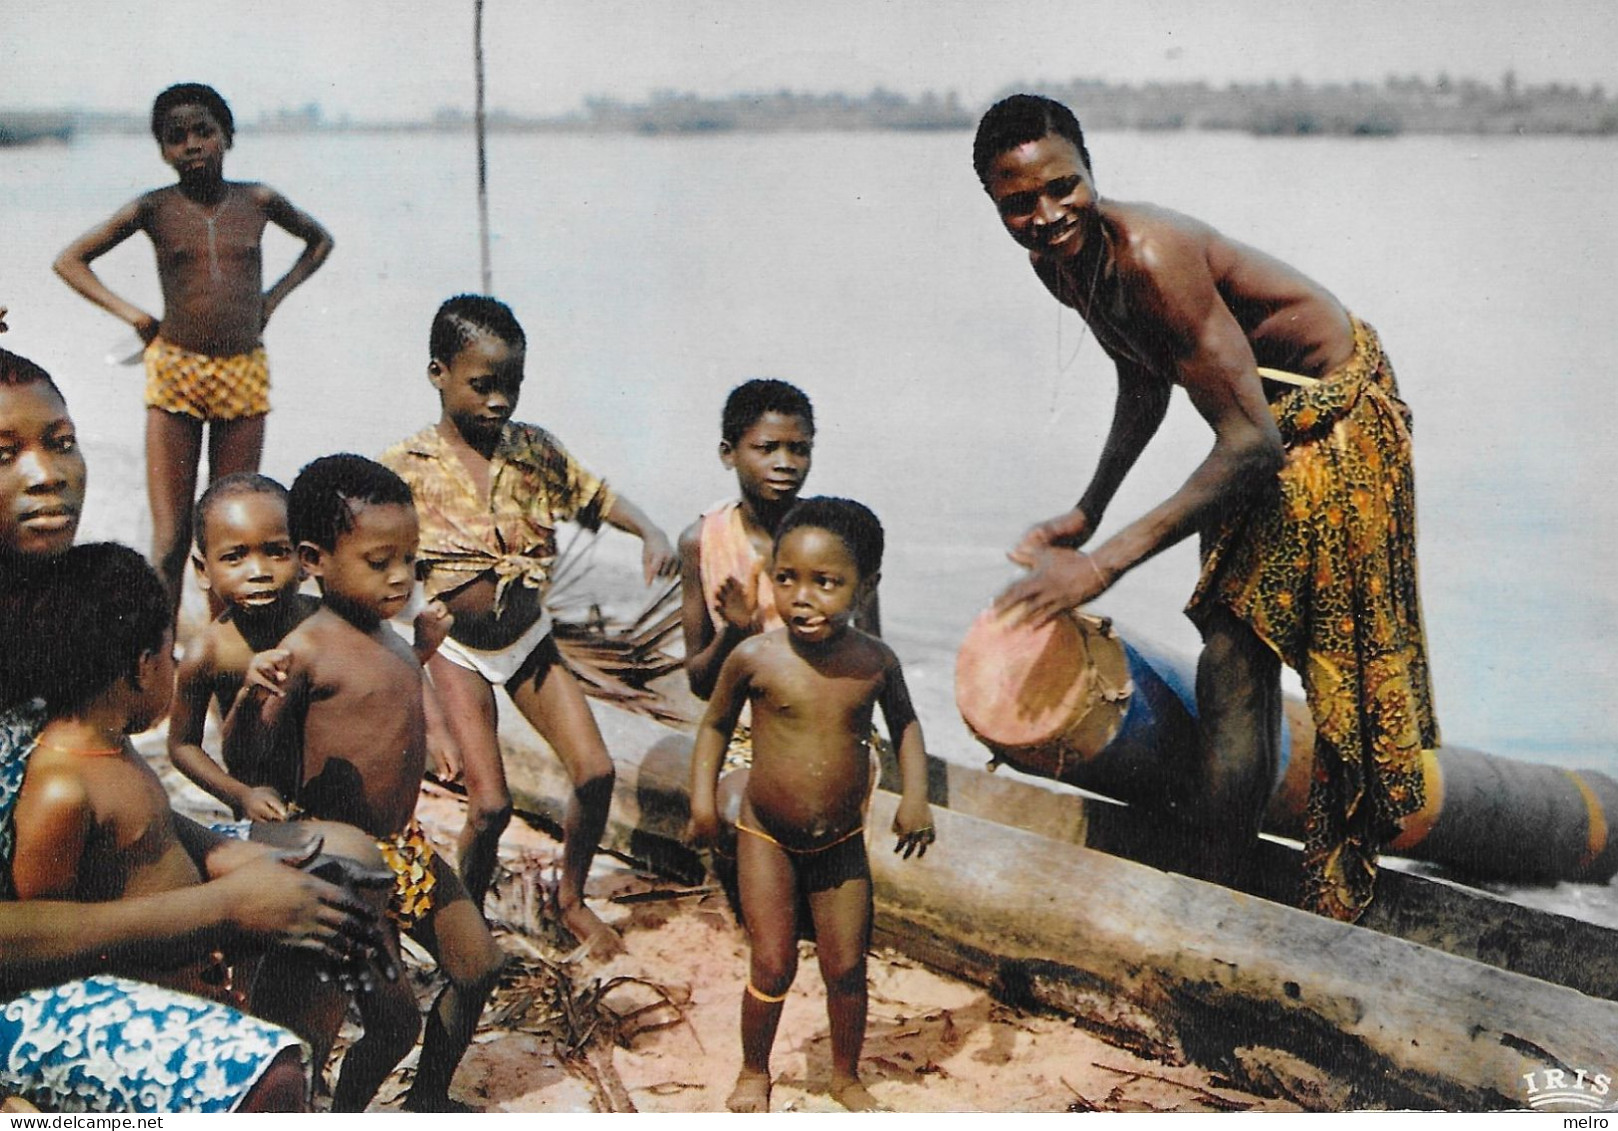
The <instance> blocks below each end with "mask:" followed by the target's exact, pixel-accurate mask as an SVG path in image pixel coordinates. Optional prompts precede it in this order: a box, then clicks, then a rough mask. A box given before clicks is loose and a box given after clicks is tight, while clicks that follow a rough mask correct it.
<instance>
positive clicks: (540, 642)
mask: <svg viewBox="0 0 1618 1131" xmlns="http://www.w3.org/2000/svg"><path fill="white" fill-rule="evenodd" d="M526 349H527V338H526V336H525V335H524V334H523V330H522V327H521V326H520V325H519V324H518V322H517V319H516V317H515V316H514V315H513V314H512V313H511V310H510V309H509V308H508V307H507V306H506V305H505V304H504V303H501V302H498V301H496V300H495V299H492V298H488V297H485V296H482V295H458V296H456V297H455V298H452V299H450V300H448V301H447V302H445V303H444V304H443V305H442V306H441V307H440V308H439V310H438V314H437V315H436V317H435V318H434V319H433V326H432V332H431V337H430V340H429V353H430V358H429V361H428V364H427V379H428V380H429V381H431V382H432V384H433V387H434V388H436V389H437V390H438V395H439V399H440V402H441V404H442V406H443V412H442V415H441V417H440V419H439V421H438V423H436V424H433V425H430V426H428V427H427V428H424V429H422V430H421V431H420V432H418V433H416V434H415V435H414V436H411V437H409V438H408V439H405V440H402V441H400V442H399V443H397V444H395V445H393V446H392V447H391V448H389V449H388V450H387V451H386V452H384V453H383V454H382V456H381V461H382V462H383V463H384V464H386V465H387V466H388V467H390V468H392V469H393V470H394V471H396V472H397V473H398V474H399V476H400V477H401V478H402V479H404V481H405V482H406V483H408V484H409V485H410V489H411V493H412V494H413V495H414V497H415V500H416V513H417V517H418V519H419V521H420V525H421V549H420V560H421V562H422V564H423V566H424V568H425V570H426V572H427V576H426V589H427V596H428V597H429V598H437V599H439V600H442V601H443V602H444V604H445V605H447V606H448V608H449V611H450V613H451V614H453V615H454V618H455V623H454V627H453V628H451V630H450V635H449V638H448V639H446V640H445V641H444V643H443V644H442V646H440V648H439V650H438V654H437V655H436V656H435V657H434V658H433V660H432V662H431V665H430V671H431V674H432V678H433V685H434V687H435V688H436V690H437V693H438V698H439V700H440V702H441V703H442V704H443V707H444V712H445V716H446V722H447V724H448V728H449V732H450V736H451V738H452V739H453V740H454V743H455V745H456V746H457V747H459V751H460V755H461V760H462V766H463V772H464V773H465V777H466V794H467V816H466V827H465V828H464V829H463V830H462V831H461V836H460V842H459V848H460V870H461V879H462V882H463V883H464V884H465V885H466V889H467V891H468V892H470V893H471V895H472V899H473V901H474V902H476V903H477V904H479V905H480V906H481V904H482V902H483V896H484V893H485V892H486V891H487V890H488V887H489V882H490V879H491V878H492V876H493V872H494V864H495V858H496V851H497V849H498V847H499V843H500V834H501V833H502V832H503V831H504V830H505V827H506V825H507V824H508V823H509V822H510V820H511V792H510V790H509V789H508V788H507V786H506V776H505V769H504V767H503V765H502V764H501V759H500V745H499V739H498V735H497V732H496V729H495V723H496V714H495V699H494V687H495V685H496V684H499V685H501V686H503V687H505V689H506V691H507V692H508V693H509V694H510V695H511V700H512V702H513V703H514V704H515V705H516V707H517V709H518V710H519V711H521V712H522V714H523V717H524V718H526V719H527V720H528V721H529V722H530V723H531V724H532V725H533V727H534V729H535V730H537V731H538V732H539V734H540V737H542V738H543V739H544V740H545V741H546V742H547V743H549V745H550V746H551V748H552V749H553V750H555V751H556V754H557V757H559V758H560V759H561V760H562V764H563V766H564V767H565V768H566V770H567V772H568V776H569V778H570V779H571V781H572V783H573V796H572V798H571V799H569V801H568V805H567V812H566V816H565V818H564V821H563V856H562V876H561V883H560V885H559V890H558V892H557V902H558V906H559V910H560V912H561V919H562V924H563V925H564V926H565V927H567V929H568V930H569V931H571V932H572V933H573V935H574V936H575V937H576V938H578V939H579V941H580V942H582V943H587V944H590V945H591V947H592V948H593V949H594V951H595V952H596V953H597V954H598V955H603V956H605V955H607V954H610V953H612V952H614V951H616V950H617V949H618V947H619V945H620V944H619V940H618V937H617V934H616V933H615V932H614V931H613V930H612V929H611V928H610V927H608V926H607V925H606V924H605V923H603V922H602V921H601V919H600V918H598V917H597V916H596V914H595V912H593V911H591V910H590V909H589V908H588V907H586V906H585V904H584V882H585V879H586V877H587V876H588V875H589V872H590V862H591V860H592V859H593V858H594V857H595V851H596V847H597V845H598V844H599V843H600V840H601V834H602V832H603V830H604V829H605V828H606V824H607V810H608V807H609V806H610V804H611V802H612V786H613V779H614V772H613V766H612V759H611V757H610V756H609V755H608V753H607V747H606V743H605V742H604V741H603V740H602V738H601V732H600V730H599V729H598V728H597V727H596V723H595V718H594V717H593V716H592V715H591V714H590V708H589V706H588V705H587V704H586V702H585V699H584V693H583V691H582V690H581V689H580V687H579V684H578V681H577V680H576V679H575V678H574V677H573V675H572V673H571V672H569V671H568V670H567V667H566V666H565V665H564V664H563V663H562V659H561V656H560V654H559V653H558V652H557V649H556V642H555V640H554V639H553V638H552V636H551V620H550V616H549V614H548V613H547V612H546V610H545V605H544V598H545V594H546V591H547V589H548V588H549V584H550V570H551V567H552V565H553V564H554V562H555V559H556V527H557V525H558V524H560V523H562V522H567V521H573V522H577V523H579V524H580V525H582V526H584V527H586V528H588V529H592V530H593V529H596V528H597V527H599V526H600V525H601V523H603V522H606V523H608V524H610V525H612V526H616V527H617V528H619V529H620V530H623V531H626V532H628V533H630V534H633V535H635V536H636V537H638V538H640V539H641V541H642V543H644V548H643V551H642V555H641V561H642V566H643V569H644V572H645V577H646V581H647V583H648V584H650V583H651V580H652V579H653V578H654V577H669V576H673V575H674V574H675V573H676V572H677V570H678V563H677V560H676V558H675V555H674V550H673V547H672V546H671V545H670V544H669V540H668V538H667V537H666V536H665V535H664V533H663V531H662V530H660V529H659V528H658V527H657V526H656V525H655V524H654V523H652V522H651V521H650V520H649V519H648V518H647V517H646V516H645V515H644V514H643V513H641V511H640V509H639V508H638V507H636V506H635V505H634V504H632V503H631V502H630V501H629V500H628V499H626V498H624V497H623V496H621V495H618V494H616V493H615V492H614V491H612V490H611V489H610V488H609V487H608V486H607V485H606V484H605V483H604V482H602V481H601V480H600V479H598V478H596V477H595V476H594V475H592V474H591V473H590V472H589V471H587V470H585V468H583V467H582V466H580V465H579V464H578V463H577V462H576V461H575V460H574V459H573V457H572V456H570V455H568V453H567V451H566V450H565V449H564V448H563V447H562V445H561V444H560V443H559V442H557V440H556V438H555V437H553V436H552V435H551V434H550V433H548V432H546V431H545V430H544V429H542V428H539V427H536V426H535V425H532V424H518V423H513V422H512V420H511V415H512V413H513V411H514V410H515V409H516V407H517V397H518V395H519V393H520V392H521V389H522V381H523V361H524V356H525V352H526Z"/></svg>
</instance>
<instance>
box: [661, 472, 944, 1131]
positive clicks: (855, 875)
mask: <svg viewBox="0 0 1618 1131" xmlns="http://www.w3.org/2000/svg"><path fill="white" fill-rule="evenodd" d="M882 542H883V537H882V526H881V524H880V523H879V522H878V521H877V519H876V516H875V515H873V514H872V513H871V512H870V511H869V510H867V509H866V508H865V507H863V506H861V505H860V504H858V503H855V502H851V501H849V500H847V499H807V500H804V501H803V502H800V503H799V504H798V505H797V506H795V507H793V509H792V511H791V512H790V513H789V514H787V515H786V517H785V518H784V519H783V520H782V522H781V524H780V527H779V530H778V532H777V535H776V539H775V549H774V555H773V561H772V564H771V567H770V586H771V589H772V591H773V597H774V603H775V607H776V610H777V612H778V614H779V615H780V616H781V618H782V619H783V621H784V627H782V628H779V629H776V630H774V631H771V632H765V633H758V634H754V635H752V636H750V637H748V638H747V639H746V640H744V641H742V642H741V643H740V644H738V645H737V646H736V647H735V648H734V649H733V650H732V651H731V653H730V655H729V656H728V657H727V658H726V659H725V662H724V665H723V666H722V667H721V669H720V672H719V679H718V682H717V683H716V684H715V686H714V690H713V698H712V700H711V702H710V703H709V705H708V710H707V713H706V714H705V715H704V716H703V719H702V723H701V725H700V727H699V728H698V730H697V740H696V746H695V749H694V750H693V751H692V755H691V821H690V825H689V827H688V829H687V837H688V839H689V840H690V841H691V842H692V843H693V844H696V845H711V844H713V843H715V841H716V838H717V836H718V833H719V810H718V806H717V802H716V798H715V792H714V786H715V780H716V779H717V777H718V776H719V768H720V761H721V759H722V757H723V755H724V751H725V746H726V744H727V743H728V742H729V740H730V736H731V733H732V732H733V731H734V729H735V727H736V720H737V718H738V717H739V716H740V714H741V711H742V708H743V707H744V706H749V707H751V710H752V716H753V753H754V759H753V766H752V770H751V771H750V773H749V776H748V781H747V787H746V794H745V795H744V796H743V798H742V804H741V816H740V819H739V820H738V821H737V822H736V828H737V832H738V834H739V835H738V836H737V838H736V839H737V844H736V861H737V871H738V877H739V880H740V887H741V904H742V919H743V921H744V922H745V923H746V926H747V938H748V944H749V947H750V958H749V968H748V980H747V989H746V992H745V993H744V994H743V995H742V1018H741V1028H742V1068H741V1072H740V1073H739V1074H738V1076H737V1078H736V1086H735V1088H734V1089H733V1090H732V1092H731V1095H730V1098H729V1099H728V1100H727V1106H729V1107H730V1109H731V1110H732V1111H753V1112H759V1111H768V1110H769V1107H770V1049H771V1046H772V1045H773V1044H774V1042H775V1032H776V1027H777V1025H778V1024H779V1023H780V1020H781V1003H782V1002H783V1001H784V1000H785V998H786V994H787V990H788V989H789V988H790V987H791V985H792V980H793V977H794V976H795V975H796V973H797V965H798V918H799V915H800V914H804V913H807V914H808V915H809V916H810V917H811V918H812V919H813V922H814V928H815V948H816V957H817V959H818V961H819V964H820V973H821V976H822V978H823V979H824V980H825V983H826V1012H827V1015H828V1017H829V1019H830V1024H831V1044H832V1082H831V1094H832V1097H833V1098H834V1099H836V1100H837V1101H838V1102H839V1103H841V1104H842V1105H843V1106H844V1107H846V1108H849V1109H850V1110H854V1111H872V1110H881V1109H880V1105H878V1104H877V1102H876V1100H875V1099H874V1098H873V1097H872V1096H871V1094H870V1092H868V1091H867V1090H866V1088H865V1085H864V1084H863V1083H861V1081H860V1078H859V1055H860V1047H861V1045H862V1044H863V1043H864V1040H865V1016H866V1004H867V990H866V983H865V961H866V951H867V950H868V949H869V948H870V939H871V871H870V862H869V860H868V858H867V856H866V852H865V835H864V834H865V814H866V810H867V805H868V802H869V800H870V796H871V785H872V777H873V775H872V773H871V750H870V738H869V736H870V734H871V713H872V709H873V708H874V707H875V706H876V705H877V704H878V703H880V704H881V706H882V713H883V715H884V716H885V717H886V719H887V723H888V730H889V734H890V735H891V736H892V738H893V741H894V745H895V746H896V747H897V748H898V751H899V766H900V771H901V775H902V783H903V785H902V795H901V798H900V802H899V807H898V811H897V812H896V813H895V815H894V819H893V831H894V833H895V834H897V836H898V838H899V839H898V843H897V845H896V846H895V848H894V851H896V852H899V851H902V852H903V853H904V855H905V856H906V857H909V856H910V855H911V853H912V852H915V853H917V854H922V853H925V852H926V851H927V847H928V845H930V844H932V842H933V839H934V833H933V827H932V819H931V816H930V810H929V808H928V805H927V754H926V750H925V747H924V745H923V741H922V734H921V723H920V722H919V721H918V720H917V718H916V713H915V710H914V709H913V708H912V707H911V704H910V694H909V691H908V690H907V689H906V687H905V681H904V673H903V671H902V670H901V668H900V667H899V660H898V657H896V656H895V655H894V654H893V650H892V649H891V648H889V647H888V646H887V645H886V644H884V643H882V641H880V640H878V639H877V638H876V637H874V636H870V635H867V634H866V633H864V632H861V631H860V630H859V629H857V628H854V627H852V625H851V621H852V619H853V616H854V611H855V610H856V609H857V608H859V607H860V605H861V603H862V601H863V600H864V598H865V596H866V594H867V591H868V590H869V588H870V587H871V586H873V585H875V584H876V581H877V576H878V573H879V571H880V569H881V566H882Z"/></svg>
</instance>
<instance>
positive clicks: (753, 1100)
mask: <svg viewBox="0 0 1618 1131" xmlns="http://www.w3.org/2000/svg"><path fill="white" fill-rule="evenodd" d="M725 1106H726V1107H728V1108H729V1109H730V1110H731V1111H748V1112H756V1111H769V1110H770V1074H769V1073H768V1072H754V1071H752V1070H750V1069H747V1068H744V1069H742V1070H741V1072H740V1073H738V1074H737V1076H736V1086H735V1087H734V1088H732V1089H731V1090H730V1098H729V1099H727V1100H726V1101H725Z"/></svg>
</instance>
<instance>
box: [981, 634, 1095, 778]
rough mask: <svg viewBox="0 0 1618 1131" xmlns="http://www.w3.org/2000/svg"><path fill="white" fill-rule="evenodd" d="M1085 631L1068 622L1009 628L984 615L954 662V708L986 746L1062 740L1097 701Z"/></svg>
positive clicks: (1010, 747) (1019, 746)
mask: <svg viewBox="0 0 1618 1131" xmlns="http://www.w3.org/2000/svg"><path fill="white" fill-rule="evenodd" d="M1093 683H1094V665H1092V664H1091V663H1090V649H1089V642H1088V639H1087V635H1086V633H1084V632H1083V631H1082V630H1081V629H1080V628H1079V625H1078V623H1077V622H1076V621H1074V620H1073V618H1072V617H1070V616H1059V617H1057V618H1055V619H1054V620H1052V621H1050V622H1049V623H1048V624H1046V625H1044V626H1042V627H1040V628H1029V627H1027V626H1026V625H1019V626H1013V625H1012V624H1011V623H1010V622H1009V620H1008V618H1007V617H1006V615H1005V614H1002V613H997V612H996V611H995V610H993V609H987V610H985V611H984V612H983V613H982V614H980V615H979V617H978V619H977V620H976V621H974V622H973V623H972V627H971V629H969V630H968V631H967V634H966V639H965V640H964V641H963V642H962V643H961V650H960V653H959V654H958V655H957V656H956V660H955V705H956V707H957V708H958V709H959V710H960V712H961V718H962V719H964V720H965V722H966V725H967V726H968V727H970V728H971V729H972V732H973V733H974V734H976V735H977V736H978V737H979V738H980V739H982V740H983V741H984V742H985V743H987V744H988V745H989V746H991V747H996V748H1001V749H1006V750H1012V751H1015V750H1018V749H1028V748H1034V747H1040V746H1044V745H1046V744H1048V743H1051V742H1053V741H1057V740H1059V739H1061V738H1063V737H1064V736H1065V735H1067V734H1068V733H1069V732H1070V731H1071V730H1072V729H1073V728H1074V727H1075V726H1076V725H1077V723H1078V722H1079V721H1080V720H1082V719H1083V717H1084V715H1085V714H1086V713H1087V712H1088V711H1089V710H1090V708H1091V706H1092V704H1094V703H1095V701H1096V698H1097V696H1096V691H1095V688H1094V687H1093V686H1092V684H1093Z"/></svg>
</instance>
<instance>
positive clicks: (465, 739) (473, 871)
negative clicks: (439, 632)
mask: <svg viewBox="0 0 1618 1131" xmlns="http://www.w3.org/2000/svg"><path fill="white" fill-rule="evenodd" d="M428 666H429V670H430V671H431V672H432V677H433V688H434V690H435V691H436V692H437V693H438V701H439V704H440V705H441V706H442V707H443V709H444V723H445V725H446V727H447V728H448V730H449V735H450V739H451V741H453V742H454V743H455V745H456V747H457V748H458V749H459V750H460V754H461V775H462V778H463V780H464V781H465V783H466V825H465V826H464V827H463V828H462V829H461V835H460V838H459V840H458V841H457V842H456V850H457V855H458V858H459V861H460V869H461V883H462V884H464V885H465V887H466V891H467V894H468V895H470V896H471V898H472V903H473V904H474V905H475V906H477V907H479V908H481V907H482V906H483V897H484V896H485V895H486V894H487V893H488V890H489V884H490V882H491V881H492V880H493V878H494V866H495V862H496V860H498V859H499V853H500V834H501V833H503V832H505V831H506V826H507V825H509V824H510V823H511V790H510V789H509V788H508V787H507V786H506V767H505V763H504V762H503V761H502V760H501V758H500V738H499V734H498V732H497V730H496V723H497V720H498V715H497V713H496V707H495V702H494V688H493V687H491V686H490V684H489V681H488V680H486V679H484V678H483V677H482V676H481V675H479V674H478V673H477V672H474V671H470V670H468V669H467V668H463V667H461V665H460V664H457V663H455V662H454V661H453V660H449V659H445V658H444V657H443V656H434V657H433V658H432V659H431V660H430V661H428Z"/></svg>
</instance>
